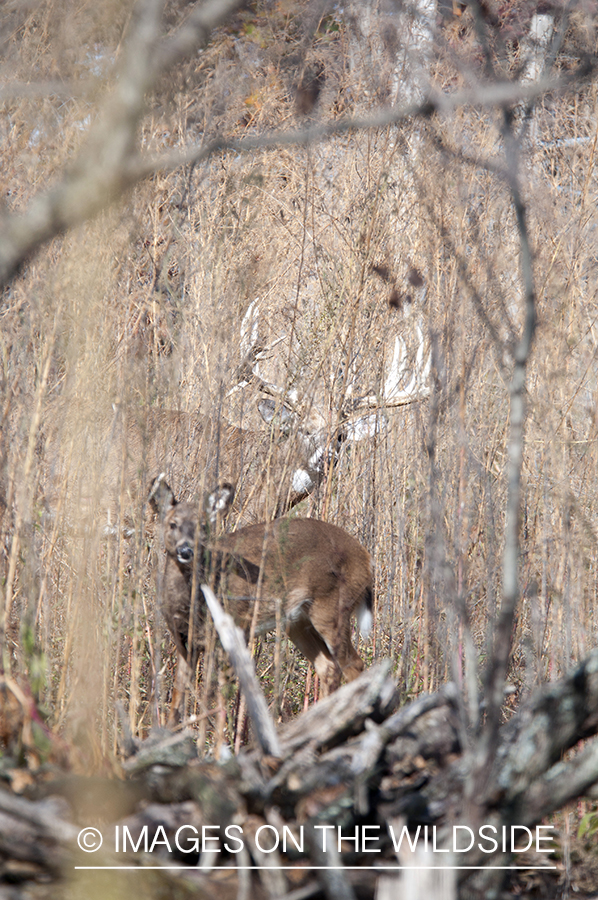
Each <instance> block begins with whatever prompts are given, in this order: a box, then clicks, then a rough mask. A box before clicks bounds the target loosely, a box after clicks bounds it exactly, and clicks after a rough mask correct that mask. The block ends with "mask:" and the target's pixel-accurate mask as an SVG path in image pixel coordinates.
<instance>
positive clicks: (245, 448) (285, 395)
mask: <svg viewBox="0 0 598 900" xmlns="http://www.w3.org/2000/svg"><path fill="white" fill-rule="evenodd" d="M258 325H259V311H258V302H257V301H254V302H253V303H252V304H250V306H249V309H248V310H247V312H246V314H245V316H244V318H243V322H242V324H241V341H240V343H241V355H242V360H243V362H242V364H241V366H240V368H239V370H238V373H237V376H236V382H237V383H236V385H235V386H234V387H233V388H232V389H231V390H230V391H229V396H230V395H234V394H235V393H237V392H239V391H241V390H244V389H245V388H247V387H250V386H252V387H253V388H254V389H256V390H257V392H258V394H259V400H258V409H259V412H260V414H261V417H262V419H263V420H264V421H265V422H266V423H268V424H269V425H270V426H271V428H270V429H265V428H264V429H261V430H260V429H258V428H256V429H255V430H249V429H244V428H239V427H237V426H235V425H233V424H231V423H228V422H226V421H223V420H222V419H220V418H215V419H213V418H211V417H209V416H206V415H204V414H203V413H202V412H201V411H198V412H195V413H193V412H191V413H189V412H185V411H169V410H153V411H151V412H150V413H149V415H144V416H141V415H140V416H139V418H137V417H134V416H132V415H131V414H130V413H129V412H128V411H127V410H125V409H116V410H115V411H114V415H113V417H112V420H111V421H107V422H102V421H101V420H100V421H92V422H91V423H88V426H87V427H82V426H81V425H80V423H77V422H73V423H71V425H70V427H69V428H68V431H69V432H70V433H71V434H74V437H73V439H72V443H71V442H70V441H68V440H66V441H65V440H64V438H62V439H61V434H60V432H58V433H57V434H55V435H54V437H53V438H49V439H48V446H47V457H48V460H49V464H50V468H51V469H53V477H51V478H50V479H49V481H50V490H48V491H46V495H45V502H46V506H47V507H48V508H49V509H50V510H52V509H56V507H57V506H59V504H60V502H62V501H61V500H60V497H61V495H63V496H65V497H67V498H69V497H70V498H72V502H70V504H69V503H67V506H69V508H70V509H71V510H74V514H77V515H79V516H81V517H82V518H84V519H89V518H90V514H92V513H93V510H99V511H101V513H102V517H103V518H104V521H105V520H106V519H105V517H106V518H107V519H108V525H107V527H106V528H105V532H106V533H117V532H118V530H119V529H123V531H124V532H125V533H132V531H133V527H134V525H135V522H136V517H137V516H138V509H139V508H140V506H141V503H142V498H144V497H146V496H147V490H148V487H149V479H150V477H154V475H155V473H156V472H165V473H166V476H167V478H168V479H169V481H170V483H171V484H173V485H174V487H175V489H176V490H177V492H179V491H181V490H183V491H184V493H185V494H187V496H189V495H192V494H198V493H200V492H201V491H202V490H203V486H204V484H205V483H208V484H213V483H214V482H215V481H216V480H218V479H221V478H226V479H227V480H230V481H233V482H235V483H236V484H237V488H238V490H237V500H238V503H239V510H238V512H239V514H240V520H241V521H242V522H243V523H245V522H251V521H256V520H257V521H259V520H262V519H268V518H276V517H280V516H281V515H283V514H284V513H286V512H287V511H288V510H289V509H290V508H292V507H293V506H295V505H296V504H297V503H299V502H300V501H301V500H303V499H304V498H305V497H307V496H308V495H309V494H311V493H312V492H313V491H314V490H315V489H316V488H317V486H318V485H319V484H321V482H322V481H323V479H324V478H325V476H326V474H327V472H328V471H329V470H330V466H331V463H334V462H335V460H336V458H337V456H338V452H339V450H340V448H341V446H342V445H343V443H345V442H350V441H358V440H362V439H364V438H367V437H370V436H372V435H373V434H374V432H375V431H376V430H377V429H379V428H380V427H381V421H382V420H381V419H380V416H379V415H378V414H377V411H379V410H381V409H391V408H395V407H399V406H404V405H407V404H409V403H413V402H414V401H416V400H419V399H421V398H422V397H425V396H426V395H427V392H428V388H427V380H428V374H429V365H430V361H429V355H427V354H426V351H425V345H424V334H423V330H422V328H421V325H420V324H417V325H416V326H415V329H414V330H415V337H416V340H417V353H416V354H415V356H414V357H413V356H412V357H410V356H409V354H408V352H407V348H406V344H405V341H404V340H403V337H402V336H400V335H397V336H396V337H395V342H394V353H393V356H392V362H391V364H390V366H389V367H388V368H387V372H386V377H385V381H384V385H383V387H382V389H381V391H380V393H379V394H373V393H369V394H367V395H365V396H361V397H358V396H356V394H355V392H354V390H353V388H354V385H353V383H352V379H347V388H348V390H347V392H346V397H345V401H344V403H343V405H342V408H340V409H337V410H334V411H332V412H330V413H329V414H328V415H325V414H323V413H322V412H321V411H320V410H318V409H317V407H316V406H315V404H314V402H313V393H314V391H313V390H312V391H309V390H308V391H307V394H306V396H304V397H302V398H300V397H299V396H298V394H297V392H296V391H293V390H287V389H285V388H284V387H281V386H277V385H275V384H273V383H272V382H271V381H268V380H266V379H265V378H264V377H263V375H262V371H261V367H262V365H263V364H264V362H265V360H266V359H268V358H270V357H271V356H272V355H273V352H274V348H275V347H276V346H277V345H279V344H280V343H281V341H283V340H284V339H285V338H286V336H285V335H283V336H282V337H278V338H276V339H275V340H274V341H272V342H271V343H270V344H269V345H268V346H263V345H260V342H259V339H258V330H259V329H258ZM52 484H53V487H52ZM239 498H240V499H239Z"/></svg>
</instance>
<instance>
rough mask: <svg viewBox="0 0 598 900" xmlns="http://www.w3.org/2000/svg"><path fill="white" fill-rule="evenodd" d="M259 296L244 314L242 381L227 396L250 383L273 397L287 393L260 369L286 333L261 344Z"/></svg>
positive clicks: (241, 343)
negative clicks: (261, 345) (263, 345)
mask: <svg viewBox="0 0 598 900" xmlns="http://www.w3.org/2000/svg"><path fill="white" fill-rule="evenodd" d="M258 303H259V297H256V299H255V300H252V301H251V303H250V304H249V306H248V307H247V312H246V313H245V315H244V316H243V320H242V322H241V340H240V346H241V351H242V353H243V361H242V363H241V365H240V366H239V370H238V371H239V374H240V376H241V378H240V381H238V382H237V384H235V386H234V387H232V388H231V389H230V391H228V393H227V395H226V396H227V397H231V396H232V395H233V394H236V393H237V391H241V390H243V389H244V388H246V387H248V385H250V384H254V385H257V386H258V387H259V389H260V391H261V392H262V393H264V394H268V395H269V396H271V397H281V396H283V395H284V394H285V390H284V388H282V387H279V386H278V385H276V384H272V383H271V382H269V381H266V380H265V379H264V378H262V376H261V374H260V371H259V364H260V362H261V361H262V360H264V359H268V358H269V356H270V355H271V353H272V350H274V348H275V347H277V346H278V345H279V344H280V343H281V342H282V341H284V339H285V338H286V334H283V335H281V336H280V337H278V338H276V339H275V340H274V341H272V342H271V343H270V344H268V345H266V346H265V347H260V346H259V309H258Z"/></svg>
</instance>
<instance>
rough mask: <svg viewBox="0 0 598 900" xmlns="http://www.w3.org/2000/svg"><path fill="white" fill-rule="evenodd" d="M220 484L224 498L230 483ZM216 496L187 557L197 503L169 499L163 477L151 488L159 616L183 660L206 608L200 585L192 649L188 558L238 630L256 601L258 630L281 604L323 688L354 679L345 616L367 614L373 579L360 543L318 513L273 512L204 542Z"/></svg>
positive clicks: (355, 661) (194, 654)
mask: <svg viewBox="0 0 598 900" xmlns="http://www.w3.org/2000/svg"><path fill="white" fill-rule="evenodd" d="M227 487H228V489H230V496H229V498H228V502H230V497H232V489H231V488H230V485H229V486H227ZM215 499H216V500H217V501H219V502H220V504H221V508H222V509H221V511H222V512H224V511H225V499H224V492H223V491H222V489H220V493H219V492H215V493H214V494H212V495H210V498H208V499H207V502H206V504H205V509H204V510H203V511H202V512H201V517H200V518H201V523H200V527H201V531H200V533H199V535H198V538H199V539H198V541H197V556H195V555H194V547H195V526H196V522H197V521H198V509H197V507H196V506H193V505H191V504H188V503H177V502H176V501H175V499H174V496H173V494H172V491H171V489H170V488H169V487H168V485H167V484H166V482H165V481H164V480H163V479H162V480H160V479H157V480H156V482H155V485H154V488H153V490H152V502H153V503H154V505H155V506H156V507H157V509H158V511H159V512H160V516H161V519H162V522H163V526H164V547H165V551H166V568H165V574H164V597H163V609H164V615H165V618H166V622H167V625H168V627H169V629H170V631H171V632H172V634H173V637H174V639H175V642H176V645H177V648H178V650H179V652H180V653H181V655H182V656H183V658H184V659H186V660H187V661H188V662H190V664H191V665H192V666H193V665H194V664H195V663H196V661H197V658H198V656H199V654H200V653H202V652H203V638H204V631H205V617H206V615H207V612H206V606H205V603H204V602H203V596H202V595H201V590H198V593H197V595H196V597H195V603H194V604H193V606H194V609H195V613H194V621H193V638H192V649H191V653H189V647H188V633H189V617H190V609H191V586H192V581H193V566H194V560H197V562H196V564H197V575H196V583H197V585H198V586H199V585H201V583H202V581H208V580H211V581H212V583H213V584H214V586H215V587H216V588H217V590H218V591H219V593H220V594H221V595H222V596H223V597H224V599H225V602H226V604H227V607H228V611H229V612H230V613H231V615H232V616H233V618H234V619H235V621H236V622H237V624H238V625H240V626H241V627H243V628H245V629H246V630H249V627H250V624H251V621H252V618H253V615H254V610H255V608H256V603H257V604H259V605H258V607H257V619H256V621H257V631H258V633H263V632H265V631H268V630H270V629H272V628H274V627H275V625H276V617H277V607H280V615H281V618H282V622H283V625H284V627H285V628H286V632H287V634H288V636H289V637H290V639H291V640H292V641H293V643H294V644H295V646H296V647H298V648H299V650H301V652H302V653H303V654H304V655H305V656H306V657H307V658H308V659H309V660H310V661H311V662H312V663H313V664H314V666H315V668H316V671H317V673H318V675H319V676H320V681H321V685H322V694H323V695H326V694H328V693H330V691H332V690H335V689H336V688H337V687H338V685H339V684H340V679H341V675H344V677H345V678H346V679H347V680H348V681H351V680H352V679H353V678H356V677H357V675H359V673H360V672H361V671H362V670H363V660H362V659H361V657H360V656H359V655H358V653H357V651H356V650H355V648H354V647H353V644H352V642H351V616H352V615H354V614H355V613H356V612H360V613H366V615H367V613H369V614H371V609H372V600H373V579H372V563H371V558H370V555H369V553H368V552H367V550H365V548H364V547H362V546H361V544H360V543H359V542H358V541H356V540H355V538H353V537H351V535H349V534H347V532H346V531H343V530H342V528H337V527H336V526H335V525H330V524H328V523H327V522H321V521H319V520H318V519H277V520H275V521H274V522H272V523H270V524H261V525H250V526H248V527H247V528H241V529H239V530H238V531H235V532H233V533H231V534H225V535H224V536H222V537H220V538H216V539H215V540H212V541H210V540H208V537H207V531H208V526H209V524H210V523H213V522H215V515H214V500H215Z"/></svg>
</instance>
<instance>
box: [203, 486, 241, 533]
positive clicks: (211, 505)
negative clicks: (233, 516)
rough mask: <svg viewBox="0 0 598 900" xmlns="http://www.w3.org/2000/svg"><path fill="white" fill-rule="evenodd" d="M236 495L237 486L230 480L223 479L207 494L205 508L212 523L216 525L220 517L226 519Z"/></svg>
mask: <svg viewBox="0 0 598 900" xmlns="http://www.w3.org/2000/svg"><path fill="white" fill-rule="evenodd" d="M234 496H235V486H234V484H231V483H230V482H229V481H223V482H222V484H219V485H218V487H216V488H215V489H214V490H213V491H210V493H209V494H206V499H205V508H206V513H207V516H208V520H209V522H210V525H211V526H212V527H213V526H214V525H216V522H217V521H218V518H219V517H220V519H224V517H225V516H226V515H227V513H228V511H229V509H230V507H231V504H232V502H233V497H234Z"/></svg>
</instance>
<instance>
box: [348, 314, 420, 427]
mask: <svg viewBox="0 0 598 900" xmlns="http://www.w3.org/2000/svg"><path fill="white" fill-rule="evenodd" d="M415 330H416V334H417V342H418V344H417V353H416V354H415V366H414V367H413V371H412V374H411V378H410V379H409V381H408V382H407V383H406V384H404V382H405V379H406V377H407V376H408V374H409V367H410V365H411V364H412V361H413V357H412V356H411V355H410V354H409V353H408V350H407V344H406V343H405V340H404V338H403V337H402V336H401V335H397V336H396V337H395V346H394V352H393V356H392V362H391V365H390V369H389V371H388V375H387V376H386V380H385V382H384V390H383V392H382V394H368V395H367V396H365V397H360V398H359V399H357V400H353V401H352V402H351V410H350V412H348V413H347V415H346V417H345V418H344V423H345V428H346V439H347V440H354V441H359V440H363V439H364V438H366V437H373V435H374V434H376V433H377V432H378V431H380V429H381V427H384V424H383V423H384V421H385V420H383V419H382V420H381V419H380V416H379V415H378V414H377V411H379V410H384V409H395V408H398V407H400V406H407V405H409V404H411V403H416V402H417V401H418V400H423V399H425V398H426V397H428V396H429V394H430V387H429V384H428V379H429V376H430V368H431V365H432V354H431V353H430V352H429V351H427V350H426V342H425V337H424V330H423V326H422V324H421V321H420V322H418V323H417V325H416V329H415ZM363 410H374V412H371V413H369V414H366V415H359V413H360V412H362V411H363Z"/></svg>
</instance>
